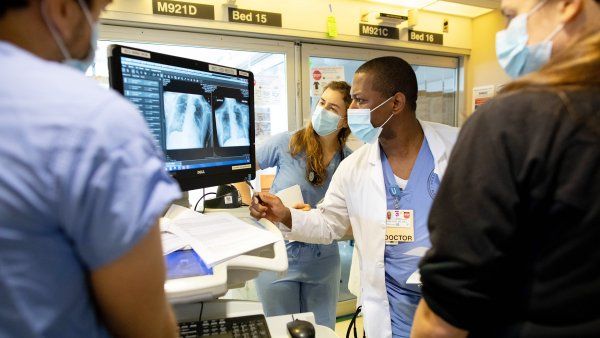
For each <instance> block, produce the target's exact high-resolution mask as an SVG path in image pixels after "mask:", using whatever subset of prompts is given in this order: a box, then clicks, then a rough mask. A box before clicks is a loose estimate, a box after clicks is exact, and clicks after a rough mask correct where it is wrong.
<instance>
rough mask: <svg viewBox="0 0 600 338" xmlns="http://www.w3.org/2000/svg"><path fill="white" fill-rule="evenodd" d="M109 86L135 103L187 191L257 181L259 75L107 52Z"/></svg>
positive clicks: (128, 51) (127, 50) (114, 49)
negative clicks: (256, 90) (256, 94)
mask: <svg viewBox="0 0 600 338" xmlns="http://www.w3.org/2000/svg"><path fill="white" fill-rule="evenodd" d="M108 64H109V74H110V75H109V78H110V86H111V87H112V88H114V89H115V90H117V91H118V92H120V93H121V94H123V95H124V96H125V97H126V98H127V99H128V100H130V101H131V102H133V103H134V104H135V105H137V107H138V108H139V110H140V111H141V112H142V115H143V116H144V118H145V119H146V122H147V123H148V126H149V128H150V131H151V132H152V134H154V137H155V140H156V142H157V144H158V145H159V146H160V147H161V148H162V150H163V152H164V153H165V155H166V169H167V171H168V172H169V173H170V174H171V175H172V176H173V177H174V178H175V179H176V180H177V182H179V185H180V186H181V189H182V190H184V191H187V190H192V189H198V188H204V187H208V186H216V185H220V184H226V183H233V182H240V181H244V180H250V179H254V176H255V175H256V168H255V161H254V151H255V144H254V75H253V74H252V72H250V71H246V70H241V69H235V68H230V67H225V66H220V65H215V64H210V63H206V62H202V61H197V60H191V59H186V58H181V57H176V56H171V55H165V54H161V53H155V52H151V51H146V50H141V49H138V48H131V47H125V46H120V45H110V46H109V47H108Z"/></svg>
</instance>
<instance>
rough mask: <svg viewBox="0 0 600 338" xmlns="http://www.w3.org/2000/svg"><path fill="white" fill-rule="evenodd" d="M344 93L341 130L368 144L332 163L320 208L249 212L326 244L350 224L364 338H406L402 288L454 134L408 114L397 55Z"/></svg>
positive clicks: (413, 291)
mask: <svg viewBox="0 0 600 338" xmlns="http://www.w3.org/2000/svg"><path fill="white" fill-rule="evenodd" d="M351 92H352V99H353V102H352V105H351V106H350V109H348V124H349V126H350V128H351V129H352V132H353V133H354V134H355V135H356V136H357V137H358V138H360V139H361V140H363V141H364V142H366V143H368V144H366V145H365V146H363V147H362V148H360V149H359V150H357V151H356V152H354V153H353V154H352V155H351V156H349V157H348V158H346V160H344V161H343V162H342V163H341V164H340V166H339V168H338V170H337V171H336V172H335V174H334V175H333V178H332V181H331V184H330V186H329V189H328V190H327V193H326V195H325V198H324V200H323V202H322V203H321V204H320V205H319V206H318V207H317V209H314V210H311V211H308V212H305V211H300V210H294V209H292V210H290V209H288V208H286V207H284V206H283V204H282V203H281V201H280V200H279V199H278V198H277V197H276V196H274V195H270V194H266V193H259V194H258V196H257V197H256V198H254V199H253V203H252V205H251V207H250V212H251V214H252V216H254V217H256V218H267V219H269V220H271V221H273V222H281V223H283V224H285V225H286V226H287V227H288V228H290V229H291V236H292V237H293V238H294V239H297V240H300V241H304V242H312V243H331V242H332V241H334V240H337V239H340V238H341V237H342V236H344V234H345V233H346V231H347V230H348V228H349V227H350V226H352V231H353V234H354V239H355V240H356V245H357V248H358V253H359V257H360V266H361V282H362V306H363V313H364V318H365V321H364V326H365V330H366V334H367V336H368V337H369V338H388V337H408V336H409V335H410V329H411V325H412V319H413V316H414V312H415V309H416V306H417V304H418V302H419V300H420V298H421V295H420V290H419V288H418V286H416V285H411V284H407V283H406V282H407V279H408V277H409V276H410V275H412V274H413V272H415V271H416V270H417V264H418V262H419V259H420V254H422V252H424V250H425V248H428V247H429V246H430V242H429V233H428V230H427V217H428V214H429V208H430V207H431V202H432V201H433V197H434V196H435V193H436V192H437V187H438V186H439V182H440V179H441V178H442V175H443V173H444V170H445V169H446V164H447V161H448V158H449V156H450V152H451V150H452V146H453V144H454V142H455V139H456V136H457V132H458V130H457V129H456V128H453V127H449V126H445V125H441V124H436V123H430V122H424V121H419V120H418V119H417V118H416V116H415V110H416V101H417V93H418V89H417V79H416V75H415V73H414V71H413V70H412V68H411V66H410V65H409V64H408V63H406V61H404V60H402V59H400V58H397V57H382V58H377V59H373V60H370V61H368V62H366V63H365V64H363V65H362V66H361V67H360V68H359V69H358V70H357V71H356V74H355V76H354V81H353V86H352V91H351ZM375 126H377V127H375ZM259 198H260V201H259Z"/></svg>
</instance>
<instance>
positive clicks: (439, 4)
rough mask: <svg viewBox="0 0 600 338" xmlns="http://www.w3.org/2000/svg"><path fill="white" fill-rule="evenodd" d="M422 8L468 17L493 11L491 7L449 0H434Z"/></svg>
mask: <svg viewBox="0 0 600 338" xmlns="http://www.w3.org/2000/svg"><path fill="white" fill-rule="evenodd" d="M423 9H424V10H426V11H430V12H439V13H444V14H450V15H457V16H466V17H469V18H475V17H478V16H480V15H483V14H487V13H489V12H491V11H493V9H491V8H483V7H477V6H470V5H463V4H459V3H455V2H450V1H436V2H434V3H432V4H430V5H428V6H426V7H425V8H423Z"/></svg>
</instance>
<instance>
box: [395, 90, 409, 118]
mask: <svg viewBox="0 0 600 338" xmlns="http://www.w3.org/2000/svg"><path fill="white" fill-rule="evenodd" d="M392 102H394V106H393V107H392V113H393V114H395V115H397V114H400V113H402V112H403V111H404V108H405V107H406V96H405V95H404V94H402V93H400V92H398V93H396V94H394V99H393V101H392Z"/></svg>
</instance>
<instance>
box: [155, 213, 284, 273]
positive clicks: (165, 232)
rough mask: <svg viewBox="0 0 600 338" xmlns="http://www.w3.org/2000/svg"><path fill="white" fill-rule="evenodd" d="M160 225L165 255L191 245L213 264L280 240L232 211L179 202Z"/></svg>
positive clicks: (205, 260)
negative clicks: (205, 211) (201, 208)
mask: <svg viewBox="0 0 600 338" xmlns="http://www.w3.org/2000/svg"><path fill="white" fill-rule="evenodd" d="M160 225H161V232H162V241H163V253H164V254H165V255H167V254H169V253H170V252H173V251H176V250H179V249H182V248H184V247H186V246H189V247H191V248H192V249H193V250H194V251H195V252H196V253H197V254H198V255H199V256H200V257H201V258H202V260H203V261H204V262H205V263H206V264H207V265H208V266H209V267H213V266H215V265H217V264H219V263H222V262H224V261H226V260H229V259H231V258H233V257H236V256H239V255H241V254H244V253H246V252H248V251H252V250H254V249H257V248H260V247H263V246H266V245H269V244H272V243H275V242H277V241H278V240H279V237H278V236H277V235H275V234H273V233H271V232H269V231H267V230H263V229H260V228H258V227H256V226H253V225H250V224H248V223H246V222H243V221H241V220H240V219H238V218H236V217H234V216H232V215H230V214H227V213H211V214H199V213H197V212H194V211H191V210H190V209H187V208H183V207H180V206H177V205H173V206H171V208H170V209H169V211H167V214H166V215H165V217H164V218H162V219H161V224H160Z"/></svg>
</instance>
